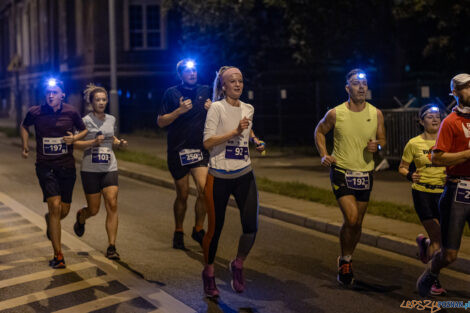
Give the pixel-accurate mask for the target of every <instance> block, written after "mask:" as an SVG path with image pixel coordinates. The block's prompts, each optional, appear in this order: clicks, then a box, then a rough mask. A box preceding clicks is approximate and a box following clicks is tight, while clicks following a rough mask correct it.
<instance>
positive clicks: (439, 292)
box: [431, 278, 447, 296]
mask: <svg viewBox="0 0 470 313" xmlns="http://www.w3.org/2000/svg"><path fill="white" fill-rule="evenodd" d="M446 294H447V290H445V289H444V288H442V286H441V282H440V281H439V279H437V278H436V280H435V282H434V284H433V285H432V286H431V295H433V296H445V295H446Z"/></svg>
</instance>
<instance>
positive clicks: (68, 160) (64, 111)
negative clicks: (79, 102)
mask: <svg viewBox="0 0 470 313" xmlns="http://www.w3.org/2000/svg"><path fill="white" fill-rule="evenodd" d="M45 95H46V101H45V103H44V104H43V105H39V106H33V107H31V108H30V109H29V111H28V113H27V114H26V117H25V119H24V120H23V123H22V125H21V126H22V127H21V128H20V132H21V140H22V142H23V151H22V155H23V158H27V157H28V155H29V146H28V137H29V132H28V128H29V126H32V125H34V130H35V133H36V175H37V177H38V179H39V184H40V186H41V189H42V192H43V196H44V202H47V206H48V208H49V213H46V215H45V218H46V223H47V237H48V238H49V239H50V240H51V241H52V248H53V249H54V258H53V259H52V260H51V261H50V262H49V265H50V266H51V267H53V268H65V260H64V256H63V255H62V249H61V243H60V234H61V227H60V220H61V219H63V218H64V217H66V216H67V214H68V213H69V210H70V203H71V202H72V192H73V186H74V184H75V179H76V173H75V160H74V158H73V142H74V141H76V140H80V139H82V138H83V137H85V135H86V133H87V130H86V127H85V125H84V124H83V121H82V119H81V117H80V114H79V113H78V112H77V111H76V110H75V108H74V107H73V106H71V105H68V104H66V103H64V102H63V101H64V98H65V93H64V85H63V83H62V82H61V81H57V80H54V79H51V80H49V81H48V83H47V86H46V88H45ZM75 130H77V131H79V133H78V134H76V135H74V134H73V132H74V131H75Z"/></svg>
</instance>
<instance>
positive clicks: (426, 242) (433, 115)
mask: <svg viewBox="0 0 470 313" xmlns="http://www.w3.org/2000/svg"><path fill="white" fill-rule="evenodd" d="M442 114H443V112H441V111H440V110H439V107H438V106H437V105H435V104H427V105H425V106H423V107H422V108H421V110H420V111H419V125H420V128H421V129H422V130H423V133H422V134H420V135H418V136H416V137H414V138H411V139H410V141H408V143H407V144H406V146H405V149H404V151H403V156H402V159H401V163H400V167H399V168H398V171H399V172H400V174H402V175H403V176H405V177H406V178H407V179H408V180H409V181H411V182H412V183H413V184H412V185H411V192H412V195H413V203H414V207H415V210H416V213H417V214H418V217H419V219H420V221H421V223H422V224H423V226H424V228H425V229H426V232H427V233H428V236H429V239H428V238H426V237H425V236H424V235H422V234H419V235H418V236H417V237H416V242H417V243H418V248H419V256H420V259H421V261H422V262H423V263H425V264H426V263H428V262H429V260H431V258H432V255H433V254H434V252H435V251H437V250H439V249H440V246H441V227H440V224H439V207H438V205H439V199H440V197H441V194H442V192H443V191H444V185H445V181H446V173H445V167H436V166H434V165H432V163H431V150H432V147H433V146H434V145H435V144H436V138H437V132H438V131H439V126H440V125H441V117H442ZM412 162H414V164H415V165H416V171H415V172H412V171H410V164H411V163H412ZM445 293H446V290H445V289H444V288H442V287H441V285H440V283H439V280H436V282H435V283H434V284H433V286H432V288H431V294H433V295H443V294H445Z"/></svg>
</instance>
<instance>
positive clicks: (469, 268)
mask: <svg viewBox="0 0 470 313" xmlns="http://www.w3.org/2000/svg"><path fill="white" fill-rule="evenodd" d="M119 174H121V175H123V176H126V177H130V178H134V179H137V180H140V181H143V182H146V183H149V184H153V185H157V186H160V187H165V188H169V189H175V186H174V183H173V181H172V180H171V179H165V178H159V177H155V176H152V175H148V174H142V173H136V172H133V171H131V170H128V169H126V168H125V166H122V165H120V166H119ZM189 188H190V189H189V193H190V194H191V195H193V196H197V190H196V188H195V187H193V186H190V187H189ZM229 205H230V206H233V207H236V203H235V200H233V199H232V198H230V200H229ZM259 213H260V214H261V215H264V216H267V217H270V218H273V219H277V220H281V221H283V222H286V223H290V224H294V225H298V226H301V227H305V228H309V229H313V230H316V231H319V232H323V233H327V234H330V235H335V236H338V235H339V231H340V229H341V223H338V222H332V221H329V220H327V219H322V218H315V217H310V216H305V215H302V214H297V213H294V212H292V211H290V210H286V209H283V208H280V207H277V206H275V205H271V204H266V203H262V202H260V204H259ZM360 242H361V243H362V244H365V245H368V246H372V247H376V248H379V249H382V250H387V251H391V252H395V253H398V254H401V255H404V256H408V257H411V258H416V253H417V247H416V243H415V242H414V241H411V240H407V239H403V238H400V237H396V236H392V235H387V234H385V233H381V232H378V231H374V230H370V229H366V228H363V229H362V236H361V240H360ZM449 268H450V269H453V270H456V271H459V272H463V273H466V274H470V256H465V255H462V254H460V257H459V258H458V259H457V260H456V261H455V262H454V263H452V264H451V265H450V266H449Z"/></svg>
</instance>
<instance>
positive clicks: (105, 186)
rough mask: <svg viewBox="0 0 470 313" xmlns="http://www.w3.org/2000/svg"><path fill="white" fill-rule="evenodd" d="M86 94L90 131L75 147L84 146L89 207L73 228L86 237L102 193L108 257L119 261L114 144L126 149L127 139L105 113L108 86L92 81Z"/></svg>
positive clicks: (83, 169)
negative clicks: (90, 109)
mask: <svg viewBox="0 0 470 313" xmlns="http://www.w3.org/2000/svg"><path fill="white" fill-rule="evenodd" d="M83 94H84V99H85V102H86V103H88V104H89V105H90V106H91V108H92V110H93V111H92V112H91V113H89V114H88V115H87V116H85V117H84V118H83V122H84V123H85V126H86V128H87V129H88V134H87V135H86V136H85V138H84V140H82V141H76V142H75V143H74V146H75V147H76V148H79V149H84V151H83V161H82V166H81V171H80V175H81V178H82V185H83V191H84V192H85V197H86V201H87V206H86V207H84V208H82V209H81V210H78V212H77V216H76V221H75V224H74V225H73V230H74V231H75V234H76V235H77V236H79V237H81V236H83V234H84V233H85V221H86V220H87V219H88V218H90V217H92V216H95V215H96V214H97V213H98V211H99V210H100V205H101V195H103V199H104V205H105V207H106V232H107V234H108V242H109V245H108V249H107V250H106V257H107V258H108V259H112V260H119V258H120V257H119V253H118V252H117V251H116V235H117V229H118V213H117V196H118V191H119V187H118V186H119V184H118V166H117V161H116V156H115V155H114V152H113V147H116V148H125V147H126V146H127V141H126V140H124V139H118V138H116V137H115V136H114V131H115V126H116V118H115V117H114V116H112V115H109V114H106V113H104V111H105V109H106V105H107V104H108V93H107V92H106V89H104V88H103V87H98V86H95V85H93V84H90V85H88V86H87V88H86V89H85V91H84V92H83Z"/></svg>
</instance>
